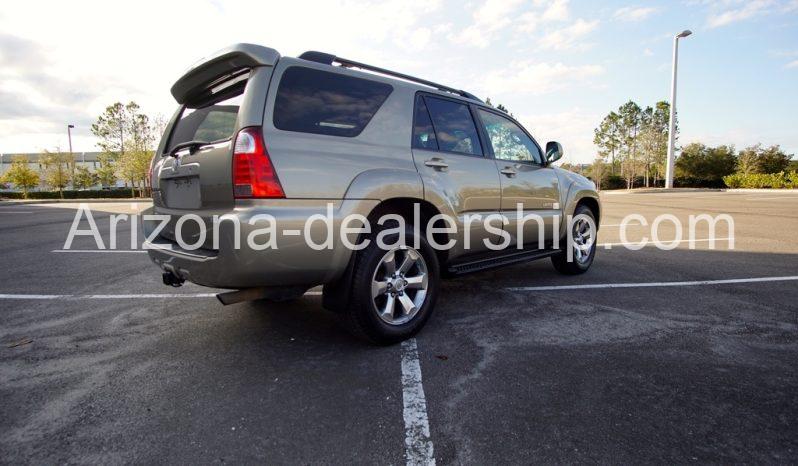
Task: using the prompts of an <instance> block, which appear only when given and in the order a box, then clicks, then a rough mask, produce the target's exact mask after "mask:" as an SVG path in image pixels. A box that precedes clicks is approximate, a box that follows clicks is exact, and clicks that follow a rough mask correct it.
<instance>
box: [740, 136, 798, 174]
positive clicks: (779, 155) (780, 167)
mask: <svg viewBox="0 0 798 466" xmlns="http://www.w3.org/2000/svg"><path fill="white" fill-rule="evenodd" d="M791 161H792V156H790V155H787V154H785V153H784V151H782V150H781V147H779V146H778V145H774V146H770V147H767V148H763V147H762V144H756V145H753V146H751V147H746V148H745V150H742V151H740V155H739V156H738V157H737V172H738V173H744V174H748V175H750V174H756V173H760V174H768V173H781V172H783V171H785V170H787V169H788V167H789V166H790V162H791Z"/></svg>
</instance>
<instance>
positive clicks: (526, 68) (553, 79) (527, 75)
mask: <svg viewBox="0 0 798 466" xmlns="http://www.w3.org/2000/svg"><path fill="white" fill-rule="evenodd" d="M603 72H604V69H603V68H602V67H601V66H599V65H581V66H568V65H565V64H563V63H545V62H516V63H513V64H511V66H510V68H509V69H502V70H496V71H493V72H491V73H489V74H488V75H487V76H486V77H485V80H484V83H483V88H484V89H485V91H486V92H485V95H507V94H510V95H519V94H529V95H542V94H550V93H553V92H557V91H561V90H564V89H567V88H568V87H570V86H572V85H575V84H585V83H589V81H590V78H593V77H596V76H599V75H601V74H602V73H603Z"/></svg>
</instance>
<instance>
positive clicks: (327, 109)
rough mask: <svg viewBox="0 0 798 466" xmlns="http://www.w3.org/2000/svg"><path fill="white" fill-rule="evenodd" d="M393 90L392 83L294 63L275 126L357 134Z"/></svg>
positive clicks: (277, 107)
mask: <svg viewBox="0 0 798 466" xmlns="http://www.w3.org/2000/svg"><path fill="white" fill-rule="evenodd" d="M392 91H393V87H392V86H391V85H390V84H386V83H381V82H376V81H372V80H369V79H362V78H356V77H353V76H346V75H342V74H338V73H330V72H327V71H321V70H315V69H312V68H305V67H302V66H292V67H290V68H288V69H286V70H285V72H284V73H283V77H282V79H281V80H280V87H278V89H277V98H276V100H275V103H274V126H275V127H276V128H277V129H282V130H286V131H299V132H302V133H315V134H327V135H331V136H345V137H354V136H357V135H358V134H360V132H361V131H363V129H364V128H365V127H366V125H368V123H369V121H370V120H371V117H373V116H374V114H375V113H377V110H379V109H380V106H382V104H383V103H384V102H385V99H387V98H388V96H389V95H390V94H391V92H392Z"/></svg>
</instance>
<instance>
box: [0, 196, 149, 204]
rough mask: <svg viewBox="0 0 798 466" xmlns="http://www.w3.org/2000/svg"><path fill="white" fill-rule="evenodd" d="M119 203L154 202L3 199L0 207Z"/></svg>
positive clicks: (145, 200) (98, 199)
mask: <svg viewBox="0 0 798 466" xmlns="http://www.w3.org/2000/svg"><path fill="white" fill-rule="evenodd" d="M81 202H85V203H87V204H91V203H117V204H126V203H129V202H152V199H151V198H131V199H125V198H96V199H3V200H1V201H0V205H25V204H67V203H72V204H74V203H81Z"/></svg>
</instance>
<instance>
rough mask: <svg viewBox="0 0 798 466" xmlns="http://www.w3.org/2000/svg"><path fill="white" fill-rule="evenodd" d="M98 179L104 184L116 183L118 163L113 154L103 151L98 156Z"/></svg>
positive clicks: (111, 184)
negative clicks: (115, 161)
mask: <svg viewBox="0 0 798 466" xmlns="http://www.w3.org/2000/svg"><path fill="white" fill-rule="evenodd" d="M97 162H99V164H100V166H99V167H97V171H96V172H95V173H96V174H97V181H98V182H99V183H100V184H101V185H103V186H113V185H115V184H116V179H117V178H116V164H115V163H114V158H113V155H112V154H108V153H102V154H100V155H98V156H97Z"/></svg>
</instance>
